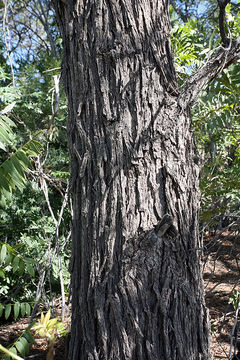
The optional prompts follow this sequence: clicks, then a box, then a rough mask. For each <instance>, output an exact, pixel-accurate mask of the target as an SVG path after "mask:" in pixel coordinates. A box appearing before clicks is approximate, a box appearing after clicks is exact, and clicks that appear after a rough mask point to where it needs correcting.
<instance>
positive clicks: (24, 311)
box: [21, 303, 26, 317]
mask: <svg viewBox="0 0 240 360" xmlns="http://www.w3.org/2000/svg"><path fill="white" fill-rule="evenodd" d="M25 314H26V304H25V303H22V304H21V315H22V317H24V316H25Z"/></svg>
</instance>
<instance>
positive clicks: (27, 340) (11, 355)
mask: <svg viewBox="0 0 240 360" xmlns="http://www.w3.org/2000/svg"><path fill="white" fill-rule="evenodd" d="M31 327H32V325H29V326H28V328H27V329H26V330H25V331H24V332H23V333H22V334H21V335H20V336H19V337H18V338H17V339H16V340H15V341H14V343H13V344H12V345H11V346H10V347H9V349H7V348H5V347H3V346H2V345H1V346H0V351H2V352H4V353H5V354H6V355H5V356H4V357H3V360H10V359H16V360H23V359H22V358H21V357H20V356H18V354H20V355H21V356H23V357H25V356H26V355H28V353H29V344H34V342H35V340H34V338H33V337H32V334H31V332H30V329H31Z"/></svg>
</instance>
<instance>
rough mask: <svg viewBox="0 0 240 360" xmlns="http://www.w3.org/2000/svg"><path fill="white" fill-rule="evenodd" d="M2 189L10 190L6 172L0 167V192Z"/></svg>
mask: <svg viewBox="0 0 240 360" xmlns="http://www.w3.org/2000/svg"><path fill="white" fill-rule="evenodd" d="M2 189H5V190H6V191H7V192H11V189H10V186H9V180H8V179H7V174H6V172H5V171H4V169H2V168H1V167H0V192H2Z"/></svg>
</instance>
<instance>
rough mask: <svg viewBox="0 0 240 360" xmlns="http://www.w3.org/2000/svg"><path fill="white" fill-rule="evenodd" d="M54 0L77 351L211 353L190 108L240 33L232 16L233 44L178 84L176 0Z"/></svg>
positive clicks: (73, 354) (161, 355)
mask: <svg viewBox="0 0 240 360" xmlns="http://www.w3.org/2000/svg"><path fill="white" fill-rule="evenodd" d="M53 3H54V6H55V10H56V14H57V17H58V22H59V26H60V29H61V33H62V37H63V51H64V52H63V77H64V84H65V89H66V92H67V95H68V103H69V122H68V135H69V145H70V152H71V169H72V183H71V190H72V193H73V200H74V222H73V253H72V278H73V317H72V338H71V347H70V354H69V358H70V359H78V358H80V357H81V358H83V359H100V358H105V359H115V358H121V359H126V358H131V359H156V358H158V359H186V358H187V359H208V358H210V355H209V343H208V326H207V314H206V310H205V306H204V299H203V289H202V276H201V268H200V263H199V251H200V248H201V244H199V241H198V200H199V193H198V166H197V164H196V163H197V158H196V156H195V154H194V142H193V138H192V130H191V116H190V111H191V106H192V104H193V103H194V101H195V99H196V96H197V95H198V94H199V92H200V91H201V90H202V89H203V88H204V87H205V86H206V85H207V83H208V82H210V81H211V80H212V79H214V78H215V77H216V75H217V74H218V73H219V72H220V71H221V70H222V69H223V68H224V67H226V66H228V65H230V64H231V63H233V62H234V61H236V60H237V59H238V57H239V41H238V40H234V41H232V40H231V41H230V40H229V39H228V38H227V36H226V34H225V32H224V31H222V30H223V22H222V20H223V17H221V19H222V20H221V22H220V25H221V36H222V41H223V46H222V47H220V48H219V49H217V50H216V51H215V53H213V55H212V56H211V57H210V58H209V59H208V61H207V62H206V64H205V65H204V66H202V67H201V68H200V69H199V70H198V71H197V72H196V73H195V74H193V75H192V76H191V77H190V78H189V79H188V80H187V82H186V84H185V86H184V87H183V89H181V90H179V89H178V87H177V79H176V74H175V70H174V66H173V56H172V51H171V45H170V30H169V18H168V3H167V1H160V2H159V1H154V0H152V1H149V2H147V3H145V2H144V1H139V2H138V3H137V4H135V3H134V4H133V3H131V4H130V3H129V2H126V3H125V2H122V3H121V4H120V3H119V2H117V1H111V2H110V3H108V4H105V3H103V2H99V3H96V2H94V1H91V0H89V1H85V2H82V1H74V2H73V1H69V2H67V3H66V2H65V1H64V2H63V1H56V0H55V1H54V2H53ZM226 3H227V2H225V4H224V7H223V5H222V3H221V2H219V4H220V7H221V11H220V14H221V15H222V11H224V8H225V5H226ZM166 214H169V215H166ZM164 215H165V216H164ZM163 216H164V217H163ZM162 217H163V220H161V218H162ZM163 221H165V226H163ZM163 229H164V230H163ZM166 229H167V230H166Z"/></svg>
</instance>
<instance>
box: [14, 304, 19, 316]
mask: <svg viewBox="0 0 240 360" xmlns="http://www.w3.org/2000/svg"><path fill="white" fill-rule="evenodd" d="M13 310H14V319H17V318H18V315H19V311H20V304H19V303H18V302H17V303H15V304H14V306H13Z"/></svg>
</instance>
